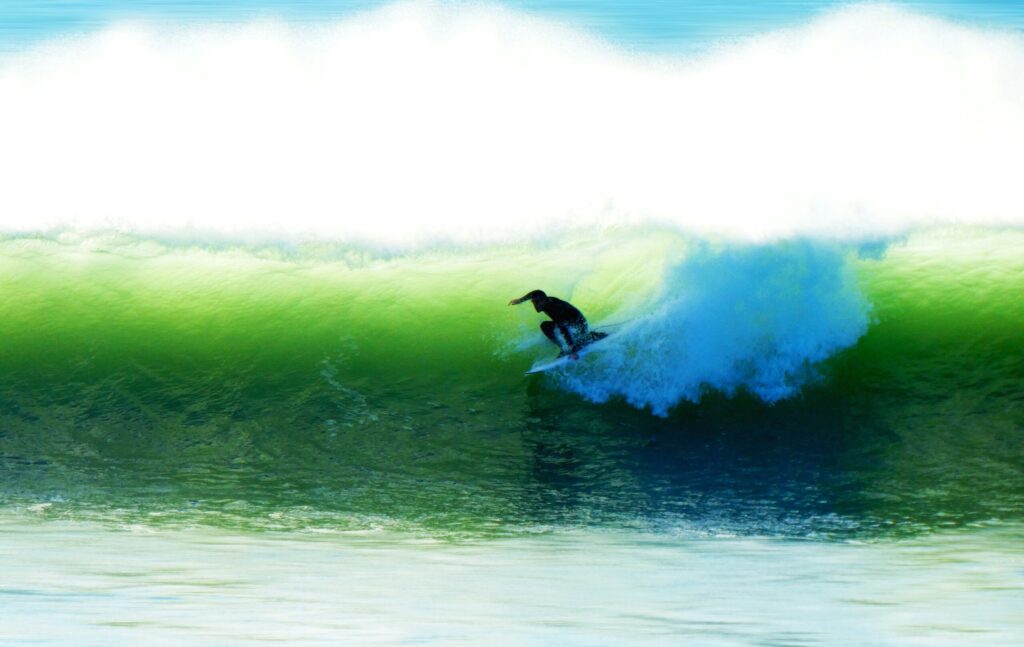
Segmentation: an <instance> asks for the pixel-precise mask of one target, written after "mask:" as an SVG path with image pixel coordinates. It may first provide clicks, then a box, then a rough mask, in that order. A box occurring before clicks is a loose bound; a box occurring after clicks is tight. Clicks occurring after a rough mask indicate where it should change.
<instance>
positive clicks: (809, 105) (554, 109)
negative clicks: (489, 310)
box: [0, 3, 1024, 245]
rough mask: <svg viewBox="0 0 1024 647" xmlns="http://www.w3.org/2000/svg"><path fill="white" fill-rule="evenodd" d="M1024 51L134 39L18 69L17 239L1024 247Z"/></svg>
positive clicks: (460, 18)
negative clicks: (658, 53)
mask: <svg viewBox="0 0 1024 647" xmlns="http://www.w3.org/2000/svg"><path fill="white" fill-rule="evenodd" d="M1022 114H1024V38H1022V37H1021V36H1020V35H1015V34H1010V33H996V32H991V31H982V30H975V29H970V28H965V27H960V26H957V25H955V24H952V23H949V22H944V21H941V20H937V19H932V18H928V17H924V16H920V15H916V14H912V13H908V12H906V11H903V10H898V9H895V8H892V7H887V6H875V5H871V6H858V7H852V8H847V9H844V10H841V11H838V12H834V13H832V14H829V15H826V16H825V17H823V18H821V19H818V20H815V21H813V22H811V23H808V24H806V25H804V26H802V27H799V28H795V29H791V30H785V31H780V32H776V33H772V34H767V35H764V36H762V37H758V38H754V39H751V40H747V41H743V42H740V43H732V44H723V45H722V46H721V47H719V48H718V49H716V50H715V51H714V52H712V53H710V54H707V55H704V56H702V57H698V58H653V57H645V56H636V55H632V54H628V53H625V52H622V51H618V50H615V49H613V48H611V47H610V46H608V45H606V44H604V43H602V42H600V41H598V40H595V39H593V38H591V37H589V36H587V35H585V34H581V33H579V32H575V31H573V30H571V29H568V28H565V27H562V26H559V25H557V24H553V23H549V22H545V21H541V20H538V19H534V18H530V17H527V16H525V15H522V14H518V13H515V12H512V11H508V10H504V9H499V8H495V7H486V6H483V7H481V6H469V7H455V8H453V7H446V6H443V5H439V4H430V3H427V4H422V3H416V4H401V5H395V6H390V7H386V8H384V9H382V10H379V11H374V12H370V13H367V14H362V15H360V16H358V17H355V18H351V19H348V20H345V21H343V22H340V23H337V24H335V25H333V26H329V27H324V28H319V29H312V28H292V27H285V26H282V25H279V24H275V23H255V24H251V25H247V26H243V27H239V28H188V29H180V30H170V31H161V30H158V29H155V28H152V27H148V26H145V25H139V24H118V25H114V26H112V27H110V28H109V29H106V30H104V31H102V32H100V33H96V34H93V35H89V36H86V37H84V38H81V39H78V40H71V41H67V42H58V43H52V44H50V45H47V46H45V47H39V48H36V49H33V50H31V51H27V52H24V53H21V54H19V55H14V56H8V57H5V58H4V59H3V60H2V61H0V141H3V142H4V146H3V147H2V149H0V178H2V180H3V191H0V228H2V229H3V230H5V231H39V230H41V229H46V228H49V227H56V228H76V229H83V228H84V229H90V228H91V229H110V228H113V229H117V230H129V231H132V232H135V233H143V234H146V235H151V234H161V233H168V232H170V233H174V232H182V231H200V232H219V233H227V234H229V235H235V234H238V233H251V232H263V233H265V234H267V235H271V236H277V235H284V236H295V235H313V236H317V237H332V238H336V239H344V240H357V241H360V240H361V241H372V242H375V243H387V244H402V245H411V244H415V243H416V242H417V241H421V240H424V239H427V240H436V239H438V238H441V239H450V240H456V241H501V240H506V239H508V238H510V237H518V236H522V235H530V236H536V235H544V234H545V233H546V232H547V231H548V230H549V229H550V228H551V227H553V226H554V227H565V226H571V225H574V224H579V223H581V222H585V223H592V222H594V221H602V222H606V221H611V222H615V223H621V222H624V221H628V222H634V221H645V222H647V221H656V222H658V223H668V224H670V225H671V226H673V227H677V228H682V229H684V230H687V231H691V232H696V233H698V234H701V235H706V234H709V233H713V234H716V235H724V236H727V237H730V238H736V239H744V240H761V241H767V240H773V239H778V238H784V237H789V236H794V235H805V236H827V237H846V238H857V237H864V236H876V235H886V234H891V233H897V232H903V231H905V230H907V229H908V228H912V227H914V226H917V225H922V224H931V223H936V222H957V223H976V224H1003V225H1014V226H1020V225H1022V224H1024V194H1022V192H1020V191H1019V188H1018V184H1019V178H1018V177H1017V175H1018V169H1019V167H1020V164H1019V161H1020V151H1021V150H1024V119H1021V115H1022Z"/></svg>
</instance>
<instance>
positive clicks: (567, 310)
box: [533, 296, 606, 355]
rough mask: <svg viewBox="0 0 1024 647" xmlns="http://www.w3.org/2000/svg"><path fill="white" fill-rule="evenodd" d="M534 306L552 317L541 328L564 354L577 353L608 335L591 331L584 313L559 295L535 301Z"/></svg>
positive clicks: (538, 310)
mask: <svg viewBox="0 0 1024 647" xmlns="http://www.w3.org/2000/svg"><path fill="white" fill-rule="evenodd" d="M533 307H534V308H536V310H537V312H543V313H544V314H546V315H547V316H549V317H551V321H545V322H542V323H541V325H540V329H541V332H543V333H544V335H545V336H546V337H547V338H548V339H550V340H551V341H552V342H554V343H555V344H556V345H557V346H558V347H559V348H562V349H563V350H562V354H563V355H565V354H568V353H575V352H576V351H578V350H579V349H581V348H583V347H584V346H586V345H587V344H589V343H590V342H592V341H597V340H598V339H601V338H602V337H605V336H606V334H605V333H602V332H591V331H590V328H589V326H588V325H587V319H586V317H584V316H583V313H582V312H580V311H579V310H577V309H576V308H575V307H574V306H573V305H572V304H570V303H568V302H567V301H562V300H561V299H559V298H557V297H548V296H545V297H544V298H543V299H538V302H534V304H533ZM556 329H557V330H558V332H559V333H561V335H562V341H560V340H559V339H558V335H557V334H556V333H555V331H556ZM565 345H568V347H569V348H568V350H565Z"/></svg>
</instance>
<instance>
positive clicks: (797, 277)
mask: <svg viewBox="0 0 1024 647" xmlns="http://www.w3.org/2000/svg"><path fill="white" fill-rule="evenodd" d="M648 307H649V308H650V311H649V314H646V315H643V316H640V317H638V318H637V319H636V320H635V321H633V322H632V323H630V324H629V325H628V326H626V327H625V329H624V330H623V331H621V333H620V334H619V335H618V336H617V337H613V338H611V339H609V340H608V341H606V342H602V343H604V344H607V346H606V347H605V349H604V350H603V351H602V352H600V353H594V354H593V360H592V361H590V362H581V364H580V365H578V366H572V367H570V368H569V369H568V370H566V371H565V372H563V373H561V374H559V376H558V379H559V381H560V382H561V383H562V384H563V385H565V386H566V387H568V388H570V389H572V390H573V391H576V392H578V393H580V394H581V395H583V396H585V397H586V398H588V399H590V400H593V401H597V402H604V401H606V400H608V399H609V398H611V397H614V396H621V397H623V398H624V399H625V400H626V401H628V402H629V403H630V404H633V405H635V406H638V407H650V409H651V410H652V411H653V412H654V413H655V414H657V415H666V414H667V412H668V410H669V409H670V408H671V407H673V406H675V405H676V404H678V403H679V402H680V401H683V400H689V401H692V402H696V401H698V400H699V399H700V397H701V396H702V395H703V394H704V393H705V392H706V391H707V390H708V389H714V390H716V391H719V392H723V393H726V394H729V395H732V394H733V393H734V392H736V391H737V390H739V389H744V390H747V391H749V392H751V393H753V394H754V395H756V396H757V397H759V398H761V399H762V400H764V401H766V402H775V401H778V400H780V399H782V398H786V397H790V396H792V395H794V394H796V393H797V392H798V391H799V389H800V388H801V387H802V386H803V385H804V384H805V383H806V382H807V381H808V380H811V379H813V378H814V376H815V367H814V365H815V364H816V363H817V362H820V361H822V360H824V359H827V358H828V357H830V356H832V355H833V354H835V353H836V352H837V351H839V350H841V349H843V348H846V347H848V346H850V345H852V344H853V343H854V342H856V341H857V339H859V338H860V337H861V335H863V334H864V333H865V332H866V330H867V326H868V318H869V312H870V309H869V305H868V303H867V301H866V300H865V298H864V296H863V294H862V293H861V290H860V288H859V286H858V284H857V281H856V277H855V275H854V272H853V269H852V265H851V263H850V255H849V254H848V253H847V252H845V251H844V250H842V249H841V248H839V247H835V246H830V245H821V244H812V243H810V242H806V241H799V242H788V243H782V244H776V245H760V246H730V247H725V248H716V247H714V246H711V245H708V244H706V243H698V244H695V245H694V246H693V248H692V249H691V250H690V251H689V252H688V253H686V255H685V257H684V258H683V259H682V260H680V261H679V262H677V263H675V264H673V265H671V266H669V267H668V268H667V269H666V271H665V275H664V278H663V281H662V285H661V289H660V291H659V292H658V293H656V294H655V295H654V296H653V298H652V300H651V303H650V304H649V306H648Z"/></svg>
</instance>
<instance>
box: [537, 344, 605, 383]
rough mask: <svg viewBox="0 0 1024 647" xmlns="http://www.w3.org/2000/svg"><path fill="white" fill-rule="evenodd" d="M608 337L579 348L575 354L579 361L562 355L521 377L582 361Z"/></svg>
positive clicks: (539, 365)
mask: <svg viewBox="0 0 1024 647" xmlns="http://www.w3.org/2000/svg"><path fill="white" fill-rule="evenodd" d="M609 337H611V335H606V336H604V337H602V338H601V339H595V340H594V341H592V342H590V343H589V344H587V345H586V346H584V347H583V348H581V349H580V350H579V351H578V352H577V353H576V356H577V357H578V358H579V359H573V358H572V357H570V356H569V355H562V356H561V357H556V358H555V359H553V360H549V361H547V362H544V363H543V364H537V365H535V366H534V367H533V368H531V369H530V370H528V371H526V372H525V373H523V375H533V374H535V373H545V372H547V371H552V370H554V369H556V368H559V367H561V366H565V365H566V364H568V363H569V362H578V361H579V360H580V359H583V356H584V355H587V354H588V353H590V352H591V351H592V350H594V348H595V347H596V346H597V345H598V343H599V342H601V341H603V340H605V339H608V338H609Z"/></svg>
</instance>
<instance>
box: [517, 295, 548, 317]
mask: <svg viewBox="0 0 1024 647" xmlns="http://www.w3.org/2000/svg"><path fill="white" fill-rule="evenodd" d="M547 300H548V295H546V294H544V290H534V291H532V292H527V293H526V294H524V295H523V296H521V297H519V298H518V299H512V300H511V301H509V302H508V304H509V305H510V306H515V305H519V304H520V303H522V302H523V301H532V302H533V307H534V308H535V309H536V310H537V311H538V312H539V311H540V306H542V305H543V304H544V302H545V301H547Z"/></svg>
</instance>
